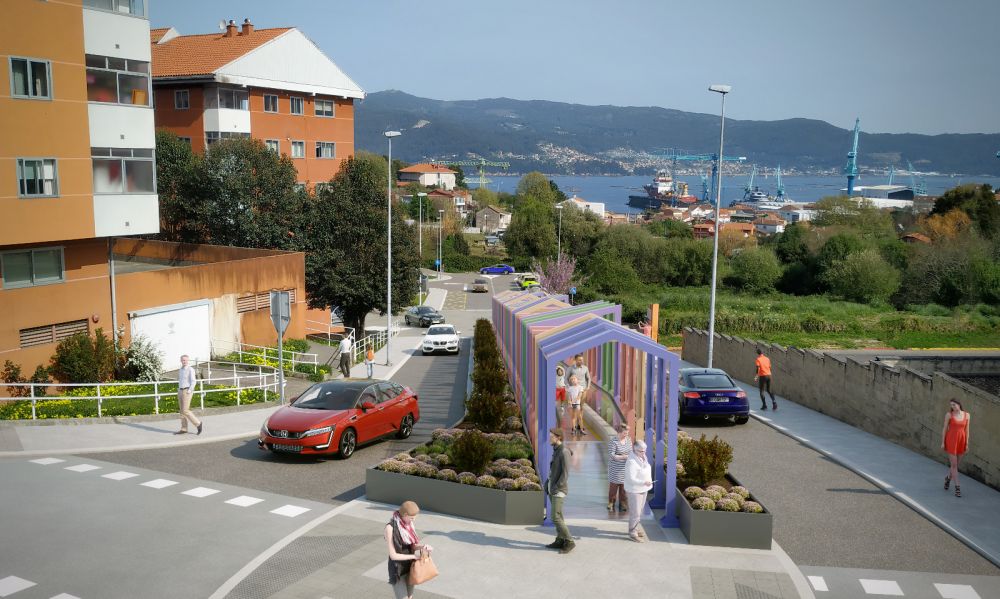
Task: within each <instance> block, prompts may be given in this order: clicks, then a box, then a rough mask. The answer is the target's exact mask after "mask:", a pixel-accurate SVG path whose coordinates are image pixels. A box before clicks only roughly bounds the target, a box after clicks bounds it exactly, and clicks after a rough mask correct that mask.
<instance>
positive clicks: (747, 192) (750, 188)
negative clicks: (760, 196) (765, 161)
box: [743, 164, 757, 200]
mask: <svg viewBox="0 0 1000 599" xmlns="http://www.w3.org/2000/svg"><path fill="white" fill-rule="evenodd" d="M756 176H757V165H756V164H755V165H753V168H751V169H750V180H749V181H747V184H746V185H744V186H743V199H744V200H745V199H747V197H748V196H749V195H750V192H752V191H753V179H754V177H756Z"/></svg>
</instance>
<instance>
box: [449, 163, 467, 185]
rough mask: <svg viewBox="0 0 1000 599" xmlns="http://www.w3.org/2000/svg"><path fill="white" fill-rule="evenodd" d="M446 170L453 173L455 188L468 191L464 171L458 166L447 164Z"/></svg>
mask: <svg viewBox="0 0 1000 599" xmlns="http://www.w3.org/2000/svg"><path fill="white" fill-rule="evenodd" d="M448 168H450V169H451V170H453V171H455V187H461V188H462V189H468V188H469V186H468V185H466V183H465V171H463V170H462V167H461V166H460V165H458V164H449V165H448Z"/></svg>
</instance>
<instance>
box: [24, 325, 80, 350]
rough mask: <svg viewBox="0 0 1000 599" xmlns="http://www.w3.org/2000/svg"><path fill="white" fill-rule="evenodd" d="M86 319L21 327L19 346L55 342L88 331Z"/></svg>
mask: <svg viewBox="0 0 1000 599" xmlns="http://www.w3.org/2000/svg"><path fill="white" fill-rule="evenodd" d="M88 332H89V328H88V326H87V320H86V319H84V320H74V321H71V322H60V323H58V324H47V325H45V326H42V327H31V328H30V329H21V331H20V333H21V335H20V340H21V347H33V346H35V345H45V344H46V343H55V342H58V341H62V340H63V339H67V338H69V337H72V336H73V335H75V334H77V333H88Z"/></svg>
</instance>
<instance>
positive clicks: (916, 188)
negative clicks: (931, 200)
mask: <svg viewBox="0 0 1000 599" xmlns="http://www.w3.org/2000/svg"><path fill="white" fill-rule="evenodd" d="M906 168H907V170H909V171H910V189H912V190H913V195H915V196H925V195H927V180H926V179H924V177H923V175H921V176H920V183H919V184H918V183H917V177H916V175H914V174H913V165H912V164H910V161H909V160H907V161H906Z"/></svg>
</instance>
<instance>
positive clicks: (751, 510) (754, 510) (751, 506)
mask: <svg viewBox="0 0 1000 599" xmlns="http://www.w3.org/2000/svg"><path fill="white" fill-rule="evenodd" d="M743 511H744V512H747V513H748V514H762V513H764V507H763V506H761V505H760V504H759V503H757V502H756V501H747V502H746V503H744V504H743Z"/></svg>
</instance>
